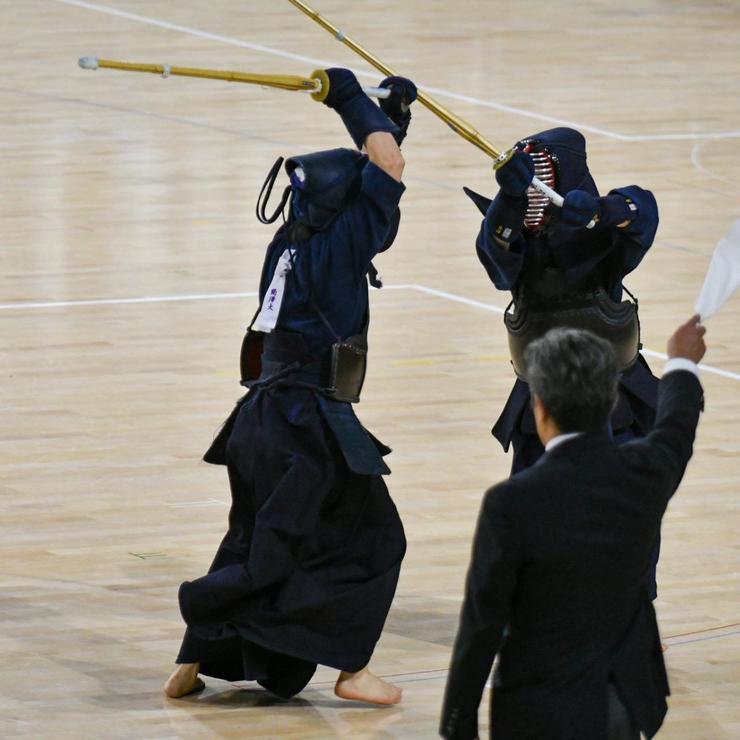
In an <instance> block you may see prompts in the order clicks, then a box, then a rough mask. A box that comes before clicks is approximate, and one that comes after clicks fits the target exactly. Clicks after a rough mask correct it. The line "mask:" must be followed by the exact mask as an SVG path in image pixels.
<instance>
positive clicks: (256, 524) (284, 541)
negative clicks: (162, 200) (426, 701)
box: [164, 69, 416, 704]
mask: <svg viewBox="0 0 740 740" xmlns="http://www.w3.org/2000/svg"><path fill="white" fill-rule="evenodd" d="M320 74H323V77H322V82H323V85H322V89H323V90H324V91H326V90H327V89H328V94H327V95H326V97H325V98H324V100H323V102H324V103H325V104H326V105H327V106H328V107H329V108H333V109H334V110H335V111H337V113H339V115H340V116H341V118H342V120H343V122H344V124H345V126H346V128H347V130H348V131H349V133H350V136H351V137H352V139H353V140H354V142H355V144H356V145H357V147H358V148H357V149H333V150H329V151H323V152H315V153H312V154H307V155H304V156H296V157H292V158H291V159H288V160H287V162H286V167H285V169H286V172H287V173H288V174H289V176H290V182H291V184H290V185H289V186H288V187H286V188H285V191H284V193H283V197H282V199H281V203H280V205H279V206H278V208H277V210H276V211H275V212H274V213H273V214H272V216H268V215H267V213H266V210H265V209H266V205H267V201H268V200H269V197H270V192H271V190H272V187H273V185H274V182H275V178H276V177H277V175H278V173H279V169H280V165H281V164H282V158H281V159H279V160H278V161H277V162H276V163H275V166H274V167H273V169H272V171H271V172H270V174H269V175H268V179H267V180H266V182H265V185H264V186H263V189H262V193H261V194H260V198H259V201H258V216H259V217H260V220H261V221H263V222H264V223H271V222H273V221H275V220H276V219H277V218H278V217H279V216H280V215H281V214H283V213H284V211H286V210H287V218H286V217H285V216H283V218H284V219H285V222H284V223H283V224H282V225H281V226H280V228H279V229H278V230H277V232H276V234H275V236H274V238H273V240H272V242H271V244H270V245H269V247H268V248H267V254H266V257H265V262H264V267H263V271H262V278H261V281H260V291H259V294H260V309H259V310H258V314H257V315H256V316H255V319H254V320H253V322H252V325H251V326H250V329H249V330H248V331H247V335H246V337H245V340H244V344H243V347H242V384H243V385H246V386H247V387H248V388H249V391H248V393H247V394H246V396H244V397H243V398H242V399H241V400H240V401H239V402H238V403H237V405H236V407H235V409H234V410H233V412H232V413H231V415H230V416H229V418H228V419H227V421H226V422H225V423H224V426H223V427H222V429H221V430H220V432H219V433H218V435H217V436H216V438H215V440H214V442H213V444H212V446H211V447H210V449H209V450H208V452H207V453H206V455H205V458H204V459H205V460H206V461H207V462H211V463H215V464H220V465H225V466H226V467H227V470H228V474H229V481H230V485H231V493H232V506H231V511H230V514H229V529H228V532H227V533H226V536H225V537H224V539H223V541H222V543H221V546H220V548H219V550H218V552H217V554H216V557H215V560H214V561H213V564H212V566H211V568H210V570H209V572H208V574H207V575H205V576H203V577H201V578H197V579H195V580H194V581H189V582H185V583H183V584H182V586H181V587H180V592H179V602H180V611H181V613H182V616H183V618H184V620H185V622H186V624H187V630H186V633H185V638H184V640H183V643H182V647H181V650H180V654H179V655H178V658H177V663H178V666H177V668H176V670H175V671H174V673H173V674H172V676H171V677H170V678H169V680H168V681H167V683H166V684H165V687H164V690H165V692H166V694H167V695H168V696H170V697H175V698H176V697H180V696H184V695H186V694H189V693H193V692H194V691H198V690H200V689H201V688H202V687H203V682H202V681H201V680H200V678H199V677H198V674H199V673H203V674H205V675H208V676H214V677H217V678H221V679H225V680H227V681H240V680H254V681H257V682H259V684H261V685H262V686H263V687H264V688H266V689H268V690H269V691H270V692H272V693H273V694H275V695H277V696H279V697H282V698H288V697H291V696H293V695H295V694H297V693H298V692H300V691H301V690H302V689H303V688H304V687H305V686H306V684H307V683H308V682H309V680H310V679H311V676H312V675H313V673H314V671H315V670H316V666H317V664H322V665H326V666H331V667H333V668H336V669H338V670H339V671H340V674H339V678H338V679H337V683H336V686H335V693H336V694H337V696H339V697H341V698H345V699H354V700H360V701H367V702H371V703H375V704H394V703H397V702H398V701H400V699H401V690H400V689H399V688H397V687H395V686H393V685H391V684H389V683H386V682H385V681H382V680H381V679H380V678H378V677H376V676H375V675H373V674H372V673H371V672H370V670H369V669H368V667H367V666H368V663H369V661H370V657H371V655H372V653H373V650H374V648H375V644H376V642H377V640H378V638H379V637H380V634H381V631H382V628H383V624H384V622H385V619H386V616H387V613H388V610H389V608H390V605H391V601H392V599H393V595H394V592H395V589H396V584H397V581H398V575H399V569H400V566H401V560H402V559H403V556H404V553H405V549H406V540H405V537H404V531H403V527H402V524H401V520H400V518H399V516H398V512H397V511H396V507H395V506H394V504H393V501H392V500H391V498H390V496H389V494H388V489H387V487H386V485H385V482H384V481H383V478H382V476H383V475H385V474H388V473H389V472H390V470H389V469H388V466H387V465H386V464H385V462H384V461H383V456H384V455H386V454H387V453H388V452H390V450H389V448H388V447H386V446H385V445H383V444H382V443H381V442H380V441H378V440H377V439H376V438H375V437H374V436H372V435H371V434H370V433H369V432H368V431H367V430H366V429H365V428H364V427H363V426H362V424H361V423H360V422H359V420H358V419H357V417H356V416H355V412H354V410H353V407H352V402H355V401H358V400H359V393H360V388H361V386H362V381H363V379H364V375H365V361H366V355H367V330H368V322H369V305H368V287H367V280H366V276H369V277H370V279H372V280H373V281H374V282H375V283H377V273H376V272H375V271H374V268H373V267H372V265H371V260H372V259H373V257H375V256H376V255H377V254H378V253H379V252H381V251H383V250H384V249H387V248H388V247H389V246H390V244H391V242H392V241H393V239H394V238H395V235H396V231H397V229H398V223H399V219H400V211H399V207H398V204H399V200H400V198H401V195H402V194H403V191H404V185H403V184H402V182H401V173H402V171H403V167H404V161H403V158H402V156H401V152H400V149H399V143H400V141H401V140H402V139H403V137H404V136H405V135H406V130H407V128H408V125H409V121H410V112H409V105H410V103H411V102H412V101H413V100H414V99H415V98H416V88H415V87H414V85H413V83H412V82H411V81H409V80H406V79H404V78H398V77H390V78H387V79H386V80H384V81H383V83H381V84H382V86H384V87H388V88H390V90H391V96H390V97H389V98H387V99H385V100H383V101H382V102H381V107H380V108H379V107H378V106H377V105H376V104H375V103H374V102H372V101H371V100H370V98H368V97H367V96H366V95H365V94H364V93H363V91H362V88H361V87H360V85H359V84H358V82H357V80H356V78H355V76H354V74H352V72H350V71H349V70H346V69H328V70H324V71H323V72H321V73H320ZM362 148H364V150H365V152H366V153H363V152H361V151H360V149H362Z"/></svg>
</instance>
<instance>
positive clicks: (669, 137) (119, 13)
mask: <svg viewBox="0 0 740 740" xmlns="http://www.w3.org/2000/svg"><path fill="white" fill-rule="evenodd" d="M53 2H58V3H62V4H64V5H72V6H75V7H78V8H83V9H85V10H92V11H95V12H97V13H105V14H107V15H112V16H115V17H117V18H124V19H126V20H129V21H134V22H136V23H144V24H146V25H149V26H156V27H158V28H164V29H166V30H168V31H177V32H178V33H185V34H189V35H191V36H197V37H199V38H203V39H208V40H209V41H217V42H219V43H223V44H228V45H230V46H238V47H241V48H242V49H250V50H252V51H257V52H261V53H263V54H270V55H272V56H277V57H282V58H283V59H292V60H294V61H299V62H306V63H308V64H312V65H318V66H319V67H332V66H337V62H331V61H327V60H326V59H317V58H315V57H308V56H304V55H303V54H294V53H292V52H289V51H283V50H282V49H275V48H274V47H272V46H265V45H263V44H255V43H252V42H250V41H243V40H241V39H237V38H234V37H232V36H223V35H221V34H217V33H209V32H208V31H201V30H200V29H197V28H192V27H190V26H183V25H180V24H178V23H170V22H168V21H163V20H160V19H158V18H152V17H150V16H144V15H138V14H137V13H128V12H126V11H124V10H117V9H116V8H112V7H110V6H107V5H100V4H98V3H90V2H86V0H53ZM350 69H352V71H353V72H354V73H355V74H356V75H357V76H358V77H370V78H374V79H375V78H377V76H378V73H377V72H370V71H367V70H363V69H355V68H350ZM419 87H420V88H421V89H422V90H424V91H427V92H429V93H433V94H434V95H439V96H441V97H446V98H451V99H452V100H459V101H462V102H465V103H470V104H471V105H477V106H480V107H483V108H493V109H494V110H500V111H503V112H506V113H513V114H515V115H519V116H524V117H526V118H533V119H535V120H538V121H546V122H548V123H552V124H555V125H557V126H568V127H570V128H575V129H579V130H581V131H588V132H590V133H592V134H597V135H599V136H604V137H606V138H609V139H615V140H616V141H625V142H627V141H629V142H635V141H683V140H693V139H703V138H712V139H727V138H739V137H740V131H724V132H715V133H706V134H703V133H676V134H645V135H631V134H620V133H619V132H617V131H609V130H608V129H603V128H597V127H595V126H589V125H588V124H585V123H578V122H576V121H568V120H567V119H564V118H556V117H553V116H548V115H545V114H543V113H535V112H534V111H528V110H525V109H523V108H516V107H513V106H510V105H506V104H504V103H497V102H496V101H495V100H483V99H481V98H475V97H472V96H469V95H463V94H460V93H456V92H451V91H450V90H444V89H442V88H438V87H427V86H426V85H419Z"/></svg>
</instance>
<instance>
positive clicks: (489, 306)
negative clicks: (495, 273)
mask: <svg viewBox="0 0 740 740" xmlns="http://www.w3.org/2000/svg"><path fill="white" fill-rule="evenodd" d="M383 290H415V291H417V292H419V293H425V294H427V295H431V296H435V297H437V298H444V299H445V300H448V301H453V302H454V303H462V304H463V305H465V306H472V307H473V308H481V309H483V310H484V311H490V312H491V313H497V314H503V313H504V312H505V309H503V308H501V306H496V305H495V304H493V303H484V302H483V301H476V300H474V299H473V298H466V297H465V296H461V295H456V294H455V293H448V292H447V291H445V290H437V289H436V288H430V287H428V286H426V285H419V284H418V283H399V284H397V285H385V286H384V287H383ZM256 295H258V294H257V293H256V292H250V293H196V294H193V295H174V296H172V295H170V296H144V297H142V298H107V299H101V300H89V301H50V302H45V303H0V311H9V310H14V309H26V308H67V307H73V306H115V305H125V304H131V303H170V302H173V301H217V300H223V299H229V298H253V297H255V296H256ZM642 354H644V355H646V356H648V357H656V358H658V359H661V360H666V359H667V357H666V355H665V354H663V353H662V352H655V351H654V350H652V349H643V350H642ZM699 368H700V369H701V370H703V371H704V372H707V373H712V374H714V375H721V376H722V377H723V378H730V379H731V380H740V373H733V372H731V371H730V370H722V369H721V368H719V367H714V366H712V365H699Z"/></svg>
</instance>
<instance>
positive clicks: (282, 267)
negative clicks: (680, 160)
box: [253, 249, 295, 334]
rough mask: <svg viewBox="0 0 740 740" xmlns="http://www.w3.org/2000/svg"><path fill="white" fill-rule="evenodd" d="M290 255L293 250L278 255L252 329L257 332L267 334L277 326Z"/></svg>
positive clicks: (289, 266) (289, 264) (293, 252)
mask: <svg viewBox="0 0 740 740" xmlns="http://www.w3.org/2000/svg"><path fill="white" fill-rule="evenodd" d="M292 254H295V250H291V249H286V250H285V251H284V252H283V253H282V254H281V255H280V259H279V260H278V263H277V266H276V267H275V272H274V273H273V276H272V282H270V287H269V288H268V289H267V293H265V297H264V300H263V301H262V308H261V309H260V312H259V315H258V316H257V318H256V319H255V322H254V325H253V328H254V329H256V330H257V331H261V332H264V333H265V334H269V333H270V332H271V331H272V330H273V329H274V328H275V327H276V326H277V322H278V317H279V316H280V308H281V306H282V305H283V297H284V295H285V278H286V277H287V275H288V273H289V272H290V268H291V261H290V258H291V255H292Z"/></svg>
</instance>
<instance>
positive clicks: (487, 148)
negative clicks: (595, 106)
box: [289, 0, 563, 207]
mask: <svg viewBox="0 0 740 740" xmlns="http://www.w3.org/2000/svg"><path fill="white" fill-rule="evenodd" d="M289 2H290V3H291V4H293V5H295V7H296V8H298V9H299V10H300V11H302V12H303V13H305V14H306V15H307V16H308V17H309V18H311V19H312V20H313V21H315V22H316V23H318V24H319V25H320V26H321V27H322V28H323V29H325V30H326V31H328V32H329V33H330V34H331V35H332V36H334V37H335V38H336V39H337V41H341V42H342V43H343V44H344V45H345V46H348V47H349V48H350V49H352V51H354V52H355V54H359V56H361V57H362V58H363V59H364V60H365V61H366V62H368V63H369V64H372V66H373V67H375V69H377V70H378V71H380V72H382V73H383V74H384V75H386V77H391V76H393V75H395V74H396V72H395V71H394V70H392V69H391V68H390V67H389V66H388V65H387V64H385V63H384V62H382V61H380V59H378V58H377V57H376V56H374V55H373V54H371V53H370V52H369V51H367V49H364V48H363V47H362V46H360V45H359V44H358V43H356V42H355V41H353V40H352V39H351V38H349V36H347V35H346V34H345V33H344V31H340V30H339V29H338V28H337V27H336V26H335V25H334V24H332V23H330V22H329V21H328V20H326V18H324V17H323V16H321V15H319V13H318V12H317V11H315V10H314V9H313V8H311V7H309V6H308V5H306V3H304V2H302V1H301V0H289ZM314 74H316V73H314ZM416 99H417V100H418V101H419V102H420V103H421V104H422V105H423V106H424V107H425V108H428V109H429V110H430V111H431V112H432V113H434V115H435V116H437V117H438V118H441V119H442V120H443V121H444V122H445V123H446V124H447V125H448V126H449V127H450V128H451V129H452V130H453V131H454V132H455V133H456V134H458V135H459V136H462V138H463V139H465V140H466V141H469V142H470V143H471V144H474V145H475V146H477V147H478V149H480V150H481V151H484V152H485V153H486V154H487V155H488V156H489V157H491V158H492V159H493V169H495V170H496V169H498V168H499V167H502V166H503V165H505V164H506V163H507V162H508V161H509V160H510V159H511V158H512V157H513V156H514V154H515V153H516V149H515V148H512V149H509V150H507V151H505V152H499V151H498V149H496V148H495V147H494V146H493V144H491V142H490V141H488V140H487V139H485V138H484V137H483V136H482V135H481V134H480V132H479V131H477V130H476V129H475V128H473V127H472V126H471V125H470V124H469V123H468V122H467V121H465V120H464V119H462V118H460V116H457V115H455V114H454V113H453V112H452V111H450V110H448V109H447V108H445V107H444V106H443V105H440V104H439V103H438V102H437V101H436V100H434V99H433V98H431V97H430V96H429V95H427V94H426V93H425V92H422V91H421V90H419V91H418V95H417V98H416ZM532 186H533V187H535V188H537V190H539V191H540V192H541V193H543V194H544V195H546V196H547V197H548V198H549V199H550V200H551V201H552V202H553V203H554V204H555V205H556V206H561V207H562V205H563V197H562V196H561V195H559V194H558V193H556V192H555V191H554V190H553V189H552V188H551V187H549V186H548V185H545V183H544V182H541V181H540V180H538V179H537V178H536V177H535V178H533V179H532Z"/></svg>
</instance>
